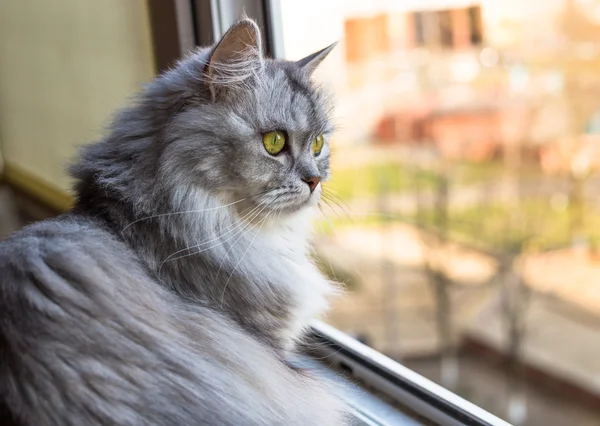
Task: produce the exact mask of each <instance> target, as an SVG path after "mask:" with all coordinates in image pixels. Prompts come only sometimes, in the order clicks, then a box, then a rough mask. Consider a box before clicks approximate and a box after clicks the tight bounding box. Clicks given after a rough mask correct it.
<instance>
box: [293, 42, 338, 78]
mask: <svg viewBox="0 0 600 426" xmlns="http://www.w3.org/2000/svg"><path fill="white" fill-rule="evenodd" d="M337 44H338V42H337V41H336V42H335V43H332V44H330V45H329V46H327V47H326V48H325V49H322V50H319V51H318V52H315V53H313V54H311V55H308V56H307V57H305V58H302V59H300V60H299V61H296V65H298V66H299V67H300V68H302V69H303V70H304V71H306V72H307V73H308V75H311V74H312V73H313V72H314V71H315V70H316V69H317V67H318V66H319V64H320V63H321V62H323V59H325V58H326V57H327V55H329V52H331V51H332V50H333V48H334V47H335V46H336V45H337Z"/></svg>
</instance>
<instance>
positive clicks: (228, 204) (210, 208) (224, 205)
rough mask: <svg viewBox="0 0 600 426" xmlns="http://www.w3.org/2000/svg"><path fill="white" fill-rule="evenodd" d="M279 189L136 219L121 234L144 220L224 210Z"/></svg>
mask: <svg viewBox="0 0 600 426" xmlns="http://www.w3.org/2000/svg"><path fill="white" fill-rule="evenodd" d="M277 189H279V188H271V189H268V190H266V191H262V192H259V193H257V194H252V195H248V196H247V197H244V198H241V199H239V200H237V201H233V202H231V203H227V204H223V205H221V206H215V207H208V208H205V209H197V210H184V211H180V212H169V213H159V214H155V215H152V216H145V217H141V218H139V219H136V220H134V221H133V222H131V223H129V224H128V225H126V226H125V227H124V228H123V229H122V230H121V234H123V233H124V232H125V230H126V229H127V228H129V227H130V226H132V225H135V224H136V223H138V222H141V221H143V220H150V219H156V218H159V217H166V216H173V215H181V214H191V213H203V212H209V211H215V210H219V209H223V208H226V207H231V206H233V205H236V204H239V203H241V202H243V201H246V200H248V199H250V198H253V197H257V196H259V195H264V194H267V193H268V192H271V191H275V190H277Z"/></svg>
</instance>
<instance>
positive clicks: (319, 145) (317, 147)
mask: <svg viewBox="0 0 600 426" xmlns="http://www.w3.org/2000/svg"><path fill="white" fill-rule="evenodd" d="M323 145H325V138H324V137H323V135H319V136H317V137H316V138H315V139H314V140H313V142H312V152H313V154H314V155H315V156H317V155H319V154H320V153H321V150H322V149H323Z"/></svg>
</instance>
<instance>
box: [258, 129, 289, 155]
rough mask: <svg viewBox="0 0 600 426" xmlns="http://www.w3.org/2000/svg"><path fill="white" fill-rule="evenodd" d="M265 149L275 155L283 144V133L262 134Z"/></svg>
mask: <svg viewBox="0 0 600 426" xmlns="http://www.w3.org/2000/svg"><path fill="white" fill-rule="evenodd" d="M263 144H264V145H265V149H266V150H267V152H268V153H269V154H271V155H277V154H279V153H280V152H281V150H282V149H283V147H284V146H285V135H284V134H283V132H278V131H275V132H269V133H265V134H264V135H263Z"/></svg>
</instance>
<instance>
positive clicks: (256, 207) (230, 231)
mask: <svg viewBox="0 0 600 426" xmlns="http://www.w3.org/2000/svg"><path fill="white" fill-rule="evenodd" d="M260 207H263V206H255V207H254V208H253V209H252V211H251V212H249V213H248V214H247V215H246V216H245V217H243V218H242V219H241V220H240V222H239V223H237V224H234V225H233V226H232V227H231V228H230V229H229V230H228V231H227V232H226V233H224V234H220V235H219V236H218V237H215V238H213V239H211V240H208V241H203V242H201V243H199V244H196V245H193V246H190V247H186V248H184V249H181V250H178V251H176V252H175V253H172V254H170V255H169V256H168V257H167V258H166V259H165V260H163V261H162V262H161V264H160V267H159V270H158V273H159V275H160V271H161V269H162V267H163V265H164V264H165V263H166V262H172V261H175V260H179V259H183V258H185V257H189V256H193V255H196V254H199V253H202V252H205V251H207V250H211V249H213V248H215V247H218V246H220V245H222V244H225V243H226V242H227V241H230V240H232V239H234V238H235V237H237V236H238V235H240V234H241V233H243V232H244V230H245V229H246V228H248V227H249V226H250V225H251V221H252V220H254V219H255V218H256V217H258V215H260V213H261V212H262V210H264V207H263V209H261V211H258V212H257V211H256V210H258V209H259V208H260ZM251 215H252V216H253V217H251V218H250V216H251ZM246 220H249V221H250V223H247V222H245V221H246ZM240 227H242V228H243V229H241V230H240V231H239V232H234V231H236V230H237V229H239V228H240ZM231 233H233V235H232V236H231V237H229V238H226V239H224V240H222V238H223V237H224V236H226V235H228V234H231ZM215 241H220V242H219V243H217V244H213V245H211V246H210V247H205V248H203V249H202V250H198V251H193V252H191V253H188V254H185V255H183V256H177V254H179V253H183V252H184V251H189V250H193V249H195V248H199V247H201V246H203V245H206V244H209V243H212V242H215ZM174 256H177V257H174Z"/></svg>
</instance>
